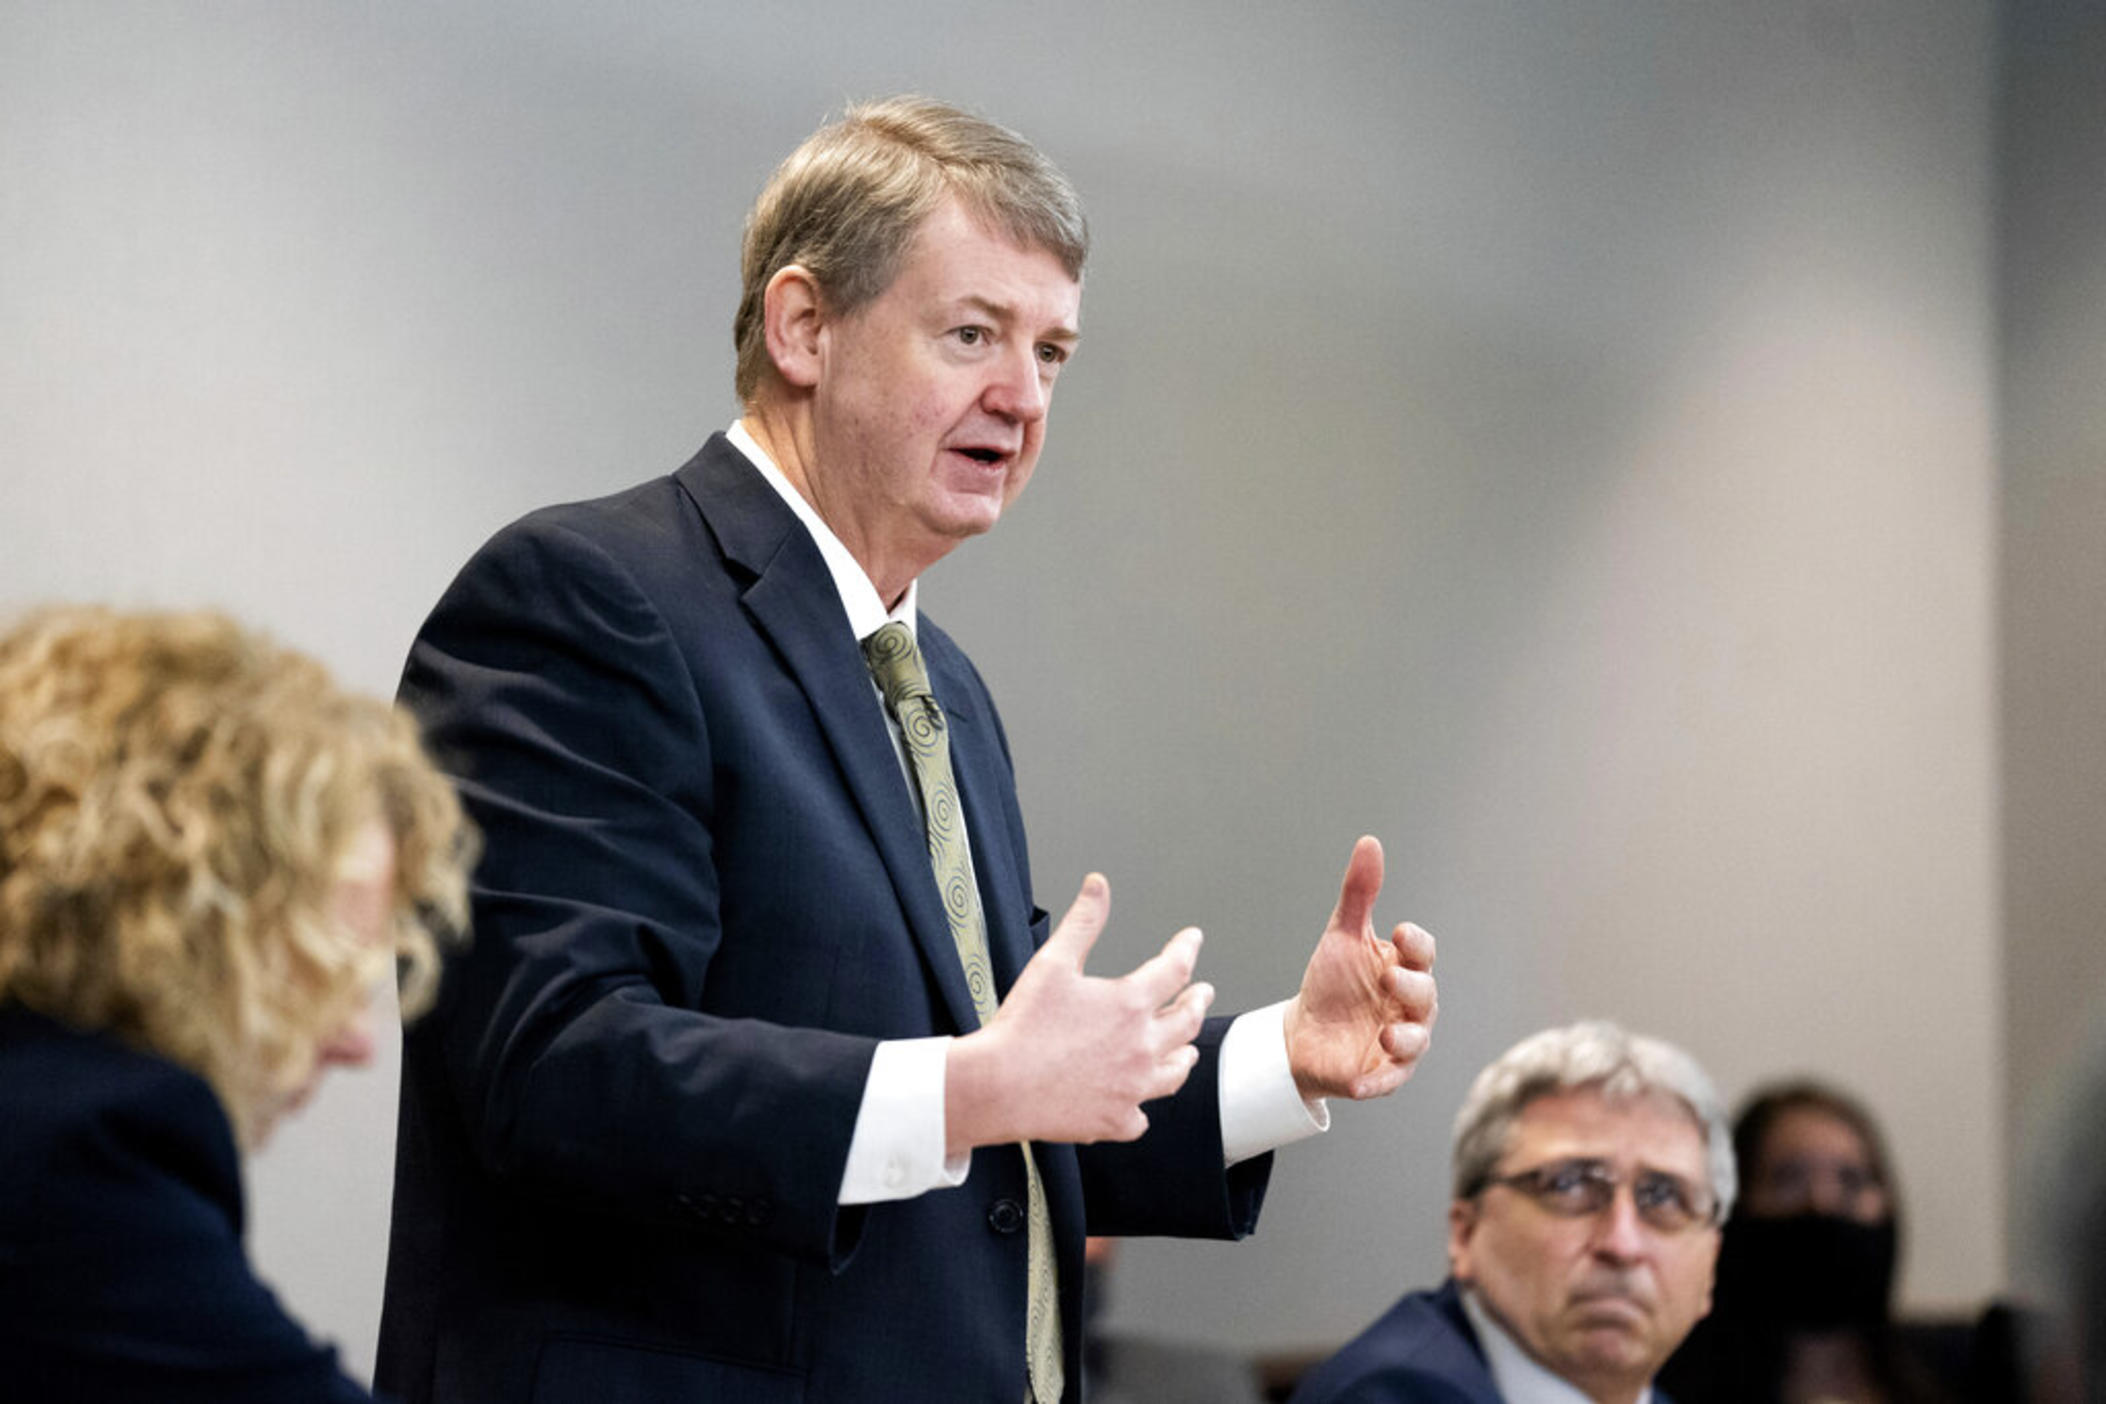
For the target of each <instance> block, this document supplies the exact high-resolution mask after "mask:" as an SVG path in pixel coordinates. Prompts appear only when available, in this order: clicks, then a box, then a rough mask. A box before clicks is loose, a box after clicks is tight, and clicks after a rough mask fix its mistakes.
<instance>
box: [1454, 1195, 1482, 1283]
mask: <svg viewBox="0 0 2106 1404" xmlns="http://www.w3.org/2000/svg"><path fill="white" fill-rule="evenodd" d="M1476 1227H1477V1201H1476V1200H1474V1199H1458V1200H1455V1201H1454V1202H1452V1203H1451V1204H1449V1206H1448V1275H1449V1276H1450V1277H1452V1278H1454V1279H1455V1280H1456V1281H1457V1282H1468V1281H1469V1280H1470V1275H1471V1267H1470V1235H1471V1233H1472V1232H1473V1231H1474V1230H1475V1229H1476Z"/></svg>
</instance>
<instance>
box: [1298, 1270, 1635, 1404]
mask: <svg viewBox="0 0 2106 1404" xmlns="http://www.w3.org/2000/svg"><path fill="white" fill-rule="evenodd" d="M1291 1404H1503V1396H1501V1394H1500V1393H1499V1387H1498V1385H1497V1384H1495V1383H1494V1382H1493V1380H1492V1371H1491V1367H1490V1366H1489V1365H1488V1364H1486V1363H1485V1354H1484V1347H1483V1346H1482V1345H1480V1344H1478V1341H1477V1332H1476V1330H1475V1329H1474V1328H1473V1327H1472V1326H1471V1325H1470V1318H1469V1315H1468V1314H1467V1313H1466V1312H1464V1310H1463V1304H1462V1289H1461V1288H1460V1287H1458V1286H1457V1285H1456V1283H1455V1280H1454V1279H1453V1278H1450V1279H1449V1280H1448V1281H1447V1282H1445V1283H1443V1284H1442V1285H1441V1287H1440V1290H1438V1291H1435V1292H1413V1293H1411V1294H1409V1295H1408V1296H1405V1297H1402V1298H1400V1299H1399V1300H1398V1302H1397V1304H1396V1305H1395V1306H1393V1307H1391V1308H1390V1309H1389V1310H1388V1311H1386V1312H1384V1313H1382V1315H1380V1316H1378V1317H1376V1318H1375V1322H1374V1324H1373V1325H1371V1326H1369V1327H1368V1328H1367V1329H1366V1330H1365V1331H1362V1332H1361V1333H1360V1334H1359V1335H1357V1336H1355V1337H1353V1339H1352V1340H1350V1341H1348V1342H1346V1344H1345V1347H1344V1348H1343V1349H1341V1350H1340V1351H1339V1352H1338V1354H1336V1355H1334V1356H1332V1357H1331V1358H1330V1359H1329V1360H1326V1361H1325V1362H1324V1363H1323V1364H1321V1365H1319V1366H1317V1367H1316V1368H1315V1369H1314V1370H1311V1371H1310V1372H1309V1373H1308V1375H1307V1376H1305V1377H1304V1378H1303V1380H1302V1382H1301V1385H1300V1387H1299V1388H1297V1389H1296V1390H1295V1392H1294V1398H1293V1400H1292V1401H1291ZM1652 1404H1674V1401H1673V1400H1671V1399H1669V1398H1668V1397H1667V1396H1666V1395H1664V1394H1662V1393H1661V1392H1660V1391H1659V1390H1658V1389H1657V1388H1655V1389H1654V1390H1653V1399H1652Z"/></svg>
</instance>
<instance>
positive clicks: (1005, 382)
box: [981, 347, 1051, 424]
mask: <svg viewBox="0 0 2106 1404" xmlns="http://www.w3.org/2000/svg"><path fill="white" fill-rule="evenodd" d="M1050 393H1051V391H1050V387H1049V386H1047V384H1046V382H1045V380H1044V379H1043V378H1042V377H1041V376H1040V375H1039V364H1038V352H1037V349H1036V348H1034V347H1026V348H1024V349H1023V351H1022V352H1021V353H1020V354H1010V355H1005V356H1003V357H1002V360H1001V365H1000V369H999V371H998V373H997V374H996V376H995V378H994V379H993V380H992V381H990V382H989V383H988V386H987V391H986V393H985V394H984V395H983V396H982V397H981V403H982V404H983V405H985V406H986V408H987V411H988V413H990V414H996V415H1000V416H1001V417H1002V418H1004V419H1008V420H1013V421H1015V422H1016V423H1019V424H1032V423H1035V422H1037V421H1038V420H1041V419H1044V418H1045V417H1046V402H1047V399H1048V397H1049V395H1050Z"/></svg>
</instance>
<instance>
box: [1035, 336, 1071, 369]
mask: <svg viewBox="0 0 2106 1404" xmlns="http://www.w3.org/2000/svg"><path fill="white" fill-rule="evenodd" d="M1038 359H1039V360H1040V362H1042V363H1043V364H1045V365H1049V366H1057V365H1060V364H1061V363H1063V362H1064V361H1066V360H1067V359H1068V349H1067V347H1065V346H1056V345H1054V344H1053V343H1052V342H1050V341H1045V342H1040V343H1039V347H1038Z"/></svg>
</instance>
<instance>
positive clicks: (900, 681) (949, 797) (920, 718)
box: [863, 622, 1063, 1404]
mask: <svg viewBox="0 0 2106 1404" xmlns="http://www.w3.org/2000/svg"><path fill="white" fill-rule="evenodd" d="M863 656H864V657H865V658H866V659H868V660H869V662H870V672H871V676H872V677H874V678H876V679H877V684H878V687H879V689H880V690H881V691H883V692H884V694H885V705H886V706H887V707H889V708H890V709H891V710H892V714H893V716H895V717H897V718H898V719H899V726H900V731H901V732H902V733H903V734H904V735H905V736H906V739H907V757H908V759H909V760H910V761H911V762H912V769H913V771H914V783H915V785H916V787H917V788H918V789H919V790H920V791H921V813H922V821H923V824H924V825H925V827H926V828H927V830H928V839H929V866H930V867H931V868H933V869H934V870H935V873H936V888H937V890H938V891H939V892H941V893H942V894H943V913H944V916H945V917H946V918H947V919H948V920H949V921H950V924H951V939H952V940H953V941H954V942H956V943H957V946H958V959H959V961H960V963H961V964H963V965H964V966H965V983H966V986H967V988H969V989H970V990H971V991H972V995H973V1008H974V1009H975V1010H976V1011H977V1012H978V1014H979V1016H980V1022H981V1023H983V1024H984V1023H986V1022H987V1021H988V1020H990V1019H992V1018H994V1016H995V987H994V970H993V967H992V966H990V965H989V964H988V959H987V921H986V918H985V916H984V915H983V914H982V913H981V911H980V894H979V892H978V891H977V890H976V889H975V888H974V886H973V869H972V858H971V854H970V852H969V850H968V849H967V847H966V841H965V825H964V823H963V820H962V817H961V816H960V814H959V811H958V786H957V784H956V783H955V782H954V781H953V780H952V779H951V748H950V744H949V742H948V741H947V740H946V739H945V736H944V719H943V708H941V707H939V706H938V705H937V704H936V695H935V694H934V693H933V692H931V691H930V690H929V674H928V670H927V669H926V668H924V667H923V666H922V662H921V650H920V649H919V648H918V647H916V646H915V643H914V633H913V631H912V630H910V629H909V628H908V627H907V626H906V625H904V624H901V623H898V622H894V623H890V624H887V625H885V626H884V627H883V628H881V629H879V630H878V631H877V632H876V633H875V634H872V635H871V636H870V637H869V638H867V639H865V640H863ZM1018 1149H1020V1150H1022V1151H1023V1153H1024V1175H1025V1179H1026V1181H1027V1183H1028V1185H1029V1188H1030V1200H1031V1206H1030V1208H1031V1212H1030V1215H1029V1222H1030V1230H1031V1231H1030V1256H1029V1258H1028V1262H1029V1282H1030V1289H1031V1300H1030V1304H1029V1309H1028V1311H1027V1312H1026V1329H1025V1337H1024V1346H1025V1363H1026V1365H1027V1366H1028V1367H1029V1370H1030V1375H1031V1392H1032V1394H1033V1396H1034V1397H1036V1398H1037V1399H1039V1400H1041V1401H1043V1404H1055V1402H1056V1401H1057V1400H1059V1398H1060V1395H1061V1389H1062V1375H1063V1371H1062V1366H1061V1349H1060V1346H1061V1342H1060V1292H1059V1277H1058V1269H1057V1268H1056V1267H1055V1266H1054V1259H1053V1219H1052V1216H1051V1215H1050V1214H1048V1213H1047V1212H1046V1191H1045V1187H1044V1186H1043V1185H1041V1184H1040V1183H1039V1178H1038V1166H1037V1165H1036V1164H1035V1163H1033V1160H1032V1156H1031V1147H1030V1146H1028V1145H1024V1146H1020V1147H1018Z"/></svg>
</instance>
